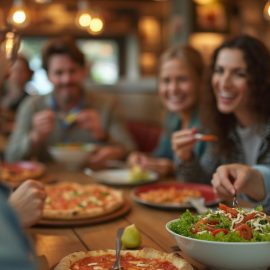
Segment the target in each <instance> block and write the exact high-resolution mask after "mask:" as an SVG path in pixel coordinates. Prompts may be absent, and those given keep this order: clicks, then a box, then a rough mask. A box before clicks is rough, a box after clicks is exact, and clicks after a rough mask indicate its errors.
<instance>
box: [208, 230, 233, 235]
mask: <svg viewBox="0 0 270 270" xmlns="http://www.w3.org/2000/svg"><path fill="white" fill-rule="evenodd" d="M220 232H223V233H224V234H227V233H228V232H229V231H228V230H227V229H224V228H219V229H215V230H213V231H212V232H211V233H212V235H214V236H215V235H216V234H218V233H220Z"/></svg>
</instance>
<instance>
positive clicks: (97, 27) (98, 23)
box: [89, 17, 104, 34]
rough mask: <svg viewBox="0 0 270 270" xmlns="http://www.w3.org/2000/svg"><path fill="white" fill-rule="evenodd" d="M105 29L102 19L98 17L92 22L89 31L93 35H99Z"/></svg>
mask: <svg viewBox="0 0 270 270" xmlns="http://www.w3.org/2000/svg"><path fill="white" fill-rule="evenodd" d="M103 27H104V23H103V21H102V20H101V19H100V18H98V17H96V18H93V19H92V20H91V22H90V25H89V30H90V32H92V33H95V34H98V33H100V32H101V31H102V30H103Z"/></svg>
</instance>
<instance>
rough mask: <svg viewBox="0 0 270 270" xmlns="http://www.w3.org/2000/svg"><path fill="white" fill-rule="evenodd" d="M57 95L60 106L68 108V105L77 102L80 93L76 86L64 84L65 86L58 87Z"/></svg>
mask: <svg viewBox="0 0 270 270" xmlns="http://www.w3.org/2000/svg"><path fill="white" fill-rule="evenodd" d="M67 87H68V88H69V87H72V88H77V90H76V92H75V91H74V90H72V91H69V90H63V89H62V88H67ZM56 92H58V94H57V96H58V98H57V99H58V102H59V103H60V104H61V105H62V106H69V105H73V104H74V103H76V102H77V100H78V99H79V97H80V93H81V89H80V87H79V86H78V85H75V84H66V85H61V86H59V87H58V89H57V91H56Z"/></svg>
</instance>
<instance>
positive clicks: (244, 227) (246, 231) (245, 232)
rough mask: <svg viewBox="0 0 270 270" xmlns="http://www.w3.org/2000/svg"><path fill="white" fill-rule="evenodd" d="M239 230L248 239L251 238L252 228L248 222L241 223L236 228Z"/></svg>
mask: <svg viewBox="0 0 270 270" xmlns="http://www.w3.org/2000/svg"><path fill="white" fill-rule="evenodd" d="M235 230H236V231H238V232H239V234H240V236H241V237H242V238H244V239H246V240H250V239H251V238H252V237H253V235H252V230H251V228H250V227H249V226H248V225H247V224H241V225H239V226H237V227H236V228H235Z"/></svg>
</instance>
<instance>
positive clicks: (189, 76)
mask: <svg viewBox="0 0 270 270" xmlns="http://www.w3.org/2000/svg"><path fill="white" fill-rule="evenodd" d="M203 72H204V64H203V60H202V57H201V55H200V54H199V52H198V51H196V50H195V49H194V48H192V47H191V46H189V45H177V46H174V47H172V48H170V49H168V50H167V51H166V52H164V54H163V55H162V56H161V59H160V68H159V96H160V99H161V101H162V103H163V105H164V107H165V108H166V110H167V114H166V118H165V123H164V131H163V134H162V135H161V138H160V141H159V144H158V146H157V148H156V150H155V151H154V153H153V155H152V156H148V155H146V154H144V153H140V152H134V153H132V154H131V155H130V156H129V158H128V162H129V164H130V165H140V166H141V167H142V168H144V169H148V170H153V171H156V172H157V173H158V174H159V175H160V176H166V175H169V174H172V173H174V172H175V168H174V164H173V151H172V145H171V135H172V133H173V132H174V131H176V130H179V129H182V130H186V129H188V128H191V127H199V125H200V124H199V120H198V102H199V91H200V86H201V84H202V79H203ZM204 147H205V145H204V144H203V143H201V142H200V143H198V144H197V145H196V150H195V151H196V154H197V155H198V156H200V155H201V154H202V153H203V151H204Z"/></svg>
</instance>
